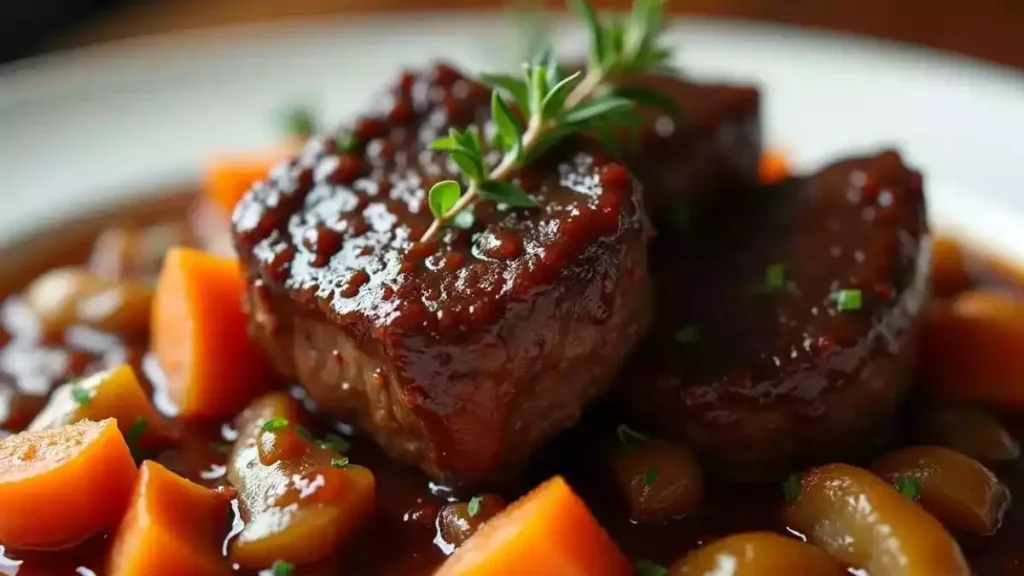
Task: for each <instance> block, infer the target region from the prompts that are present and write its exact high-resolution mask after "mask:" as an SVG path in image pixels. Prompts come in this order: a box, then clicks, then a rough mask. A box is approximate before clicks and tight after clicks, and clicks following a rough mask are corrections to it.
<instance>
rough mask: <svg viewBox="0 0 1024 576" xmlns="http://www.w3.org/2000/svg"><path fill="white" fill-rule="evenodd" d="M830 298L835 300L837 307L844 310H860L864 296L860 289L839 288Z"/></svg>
mask: <svg viewBox="0 0 1024 576" xmlns="http://www.w3.org/2000/svg"><path fill="white" fill-rule="evenodd" d="M829 298H831V299H832V300H835V303H836V307H837V308H839V310H840V311H842V312H851V311H854V310H860V308H861V306H862V305H863V296H862V294H861V291H860V290H837V291H835V292H833V293H832V294H831V295H830V296H829Z"/></svg>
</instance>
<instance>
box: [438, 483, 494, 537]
mask: <svg viewBox="0 0 1024 576" xmlns="http://www.w3.org/2000/svg"><path fill="white" fill-rule="evenodd" d="M507 506H508V503H507V502H505V500H504V499H502V497H501V496H497V495H495V494H485V495H483V496H478V497H476V498H473V499H472V500H470V501H469V502H456V503H454V504H448V505H447V506H445V507H444V508H442V509H441V515H440V517H439V519H438V527H439V529H440V530H441V537H442V538H443V539H444V541H445V542H447V543H449V544H451V545H452V546H454V547H456V548H458V547H459V546H462V543H463V542H465V541H466V540H468V539H469V537H470V536H472V535H473V534H475V533H476V531H477V530H478V529H479V528H480V526H482V525H483V523H484V522H486V521H487V520H490V519H491V518H493V517H494V516H496V515H497V514H498V512H501V511H502V510H504V509H505V507H507Z"/></svg>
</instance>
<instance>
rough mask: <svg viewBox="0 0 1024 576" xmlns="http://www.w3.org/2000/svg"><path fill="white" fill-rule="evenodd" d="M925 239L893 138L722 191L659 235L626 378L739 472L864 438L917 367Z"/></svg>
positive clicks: (846, 447)
mask: <svg viewBox="0 0 1024 576" xmlns="http://www.w3.org/2000/svg"><path fill="white" fill-rule="evenodd" d="M929 246H930V243H929V237H928V234H927V225H926V219H925V205H924V196H923V192H922V180H921V176H920V174H919V173H917V172H915V171H913V170H910V169H908V168H907V167H906V166H904V164H903V162H902V159H901V158H900V156H899V155H898V154H897V153H895V152H887V153H883V154H881V155H878V156H874V157H866V158H856V159H850V160H846V161H842V162H838V163H836V164H834V165H832V166H829V167H828V168H825V169H824V170H822V171H821V172H819V173H818V174H816V175H814V176H811V177H809V178H801V179H793V180H790V181H788V182H786V183H784V184H782V185H780V186H777V187H770V188H761V189H749V190H743V191H737V192H735V193H733V194H729V195H724V196H722V197H720V198H718V199H716V200H715V201H713V202H712V207H711V208H710V210H709V211H708V212H707V213H702V214H700V215H699V217H698V218H697V219H696V220H695V221H694V222H693V225H692V226H691V227H690V228H689V229H688V230H686V231H684V232H683V233H680V234H679V235H676V236H673V237H671V238H662V237H659V238H658V241H657V242H656V243H655V245H654V247H653V248H652V268H653V274H654V277H655V284H656V292H657V298H658V300H657V308H658V310H657V314H656V321H655V327H654V328H653V329H652V333H651V335H650V336H649V338H648V341H647V343H646V344H645V346H644V347H643V349H642V351H641V352H640V353H638V355H637V357H636V358H635V359H634V361H633V362H632V367H631V368H630V369H629V370H627V371H626V376H625V377H624V379H623V382H622V386H621V392H622V393H623V394H625V395H626V396H627V397H628V398H629V399H630V401H631V402H632V403H633V404H634V406H635V407H636V408H637V410H638V411H639V412H640V413H641V414H642V415H644V416H645V417H646V418H647V419H648V421H652V422H653V423H655V424H656V425H657V426H659V427H660V428H661V429H662V430H663V431H664V432H666V433H667V434H669V435H671V436H674V437H677V438H680V439H683V440H685V441H686V442H688V443H689V444H690V445H691V446H693V447H694V448H695V449H697V450H698V451H699V452H700V453H701V454H702V456H703V459H704V461H705V462H708V463H710V464H711V465H712V466H713V467H715V468H717V469H718V470H719V471H720V472H723V473H724V474H725V475H727V476H730V477H732V478H734V479H737V480H759V479H767V478H772V477H778V476H779V475H782V474H786V473H788V472H791V471H792V470H793V469H795V468H796V467H797V466H799V465H801V464H804V463H807V462H814V461H823V460H830V459H835V458H839V457H841V456H846V455H850V454H851V453H856V452H857V451H860V450H865V449H867V448H868V447H870V446H871V444H872V441H873V440H875V439H877V438H879V437H880V436H881V435H882V434H883V433H884V431H885V429H886V426H887V425H888V424H889V423H890V422H891V420H892V417H893V413H894V411H895V410H896V408H897V407H898V405H899V403H900V401H901V400H902V399H903V398H904V396H905V394H906V391H907V389H908V385H909V380H910V379H911V378H912V373H911V372H912V369H913V365H914V359H915V355H916V350H917V347H918V334H919V325H920V310H921V306H922V304H923V300H924V297H925V286H926V285H927V282H926V281H927V270H928V259H929V258H928V254H929Z"/></svg>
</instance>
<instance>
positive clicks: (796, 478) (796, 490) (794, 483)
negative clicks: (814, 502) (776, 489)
mask: <svg viewBox="0 0 1024 576" xmlns="http://www.w3.org/2000/svg"><path fill="white" fill-rule="evenodd" d="M800 490H801V484H800V473H799V472H794V473H792V474H790V475H789V477H788V478H786V481H785V482H783V483H782V495H783V496H785V498H786V502H792V501H794V500H796V499H797V498H799V497H800Z"/></svg>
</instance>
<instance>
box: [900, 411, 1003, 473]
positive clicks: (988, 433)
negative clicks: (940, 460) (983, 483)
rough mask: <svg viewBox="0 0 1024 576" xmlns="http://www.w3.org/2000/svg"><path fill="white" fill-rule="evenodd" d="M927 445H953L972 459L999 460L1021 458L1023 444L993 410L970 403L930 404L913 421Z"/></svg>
mask: <svg viewBox="0 0 1024 576" xmlns="http://www.w3.org/2000/svg"><path fill="white" fill-rule="evenodd" d="M914 436H915V438H916V439H917V440H918V441H919V442H921V443H924V444H938V445H940V446H945V447H946V448H952V449H953V450H956V451H957V452H961V453H963V454H965V455H967V456H970V457H971V458H977V459H979V460H982V461H990V462H1000V461H1005V460H1016V459H1017V458H1018V457H1020V443H1019V442H1017V439H1016V438H1014V437H1013V436H1011V435H1010V433H1009V432H1007V431H1006V428H1004V427H1003V425H1002V424H1001V423H1000V422H999V420H997V419H996V418H995V416H993V415H992V414H991V413H990V412H988V411H986V410H982V409H980V408H972V407H969V406H931V407H928V408H926V409H925V410H923V411H922V412H921V414H920V415H919V416H918V418H917V420H916V422H915V424H914Z"/></svg>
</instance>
